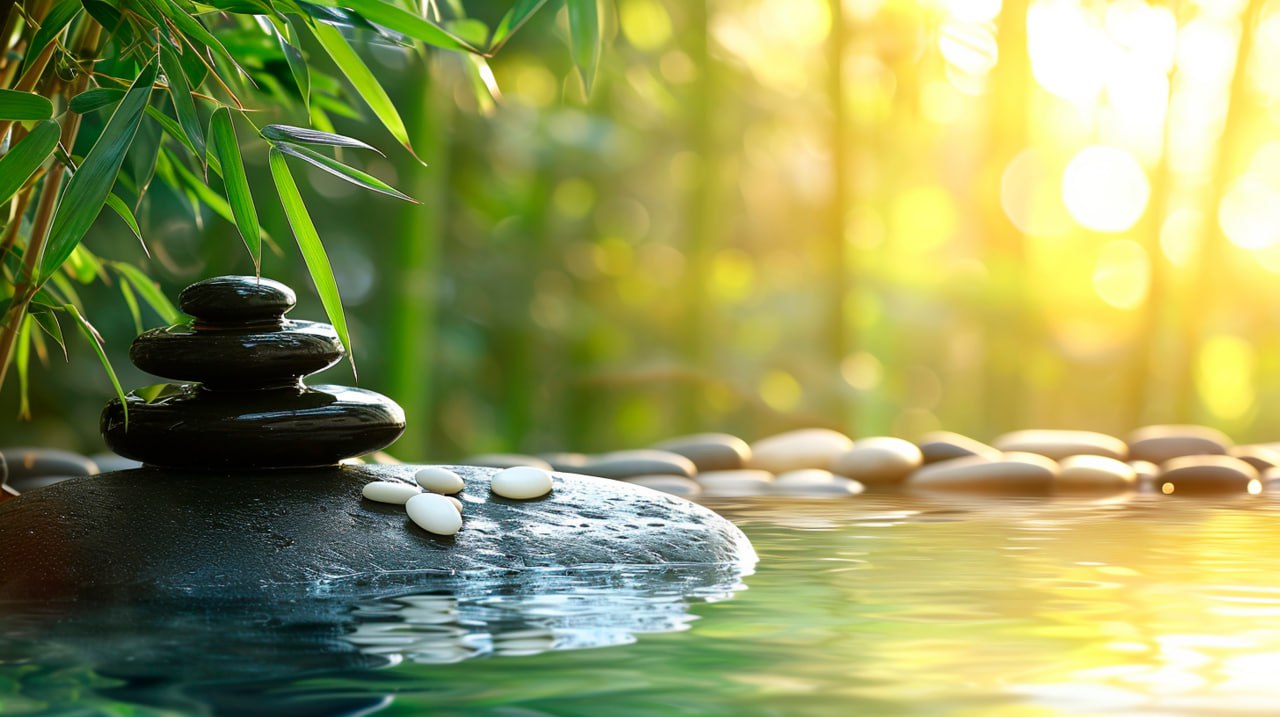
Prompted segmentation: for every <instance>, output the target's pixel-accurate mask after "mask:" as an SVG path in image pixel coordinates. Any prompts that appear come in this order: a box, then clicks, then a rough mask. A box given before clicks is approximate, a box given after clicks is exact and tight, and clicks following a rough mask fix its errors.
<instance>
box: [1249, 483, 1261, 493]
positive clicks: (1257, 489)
mask: <svg viewBox="0 0 1280 717" xmlns="http://www.w3.org/2000/svg"><path fill="white" fill-rule="evenodd" d="M1248 490H1249V495H1258V494H1259V493H1261V492H1262V481H1260V480H1251V481H1249V489H1248Z"/></svg>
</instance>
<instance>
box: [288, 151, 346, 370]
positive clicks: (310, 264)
mask: <svg viewBox="0 0 1280 717" xmlns="http://www.w3.org/2000/svg"><path fill="white" fill-rule="evenodd" d="M270 161H271V178H272V179H273V180H275V183H276V192H277V193H279V195H280V204H281V206H283V207H284V214H285V216H286V217H287V218H288V219H289V227H290V228H291V229H292V230H293V236H294V238H295V239H297V240H298V249H300V250H301V251H302V259H303V261H304V262H305V263H306V265H307V271H309V272H310V273H311V281H312V282H313V283H314V284H315V286H316V291H317V292H318V293H319V294H320V303H321V304H322V305H324V310H325V313H326V314H327V315H328V317H329V321H330V323H332V324H333V328H334V330H335V331H337V332H338V338H339V339H341V341H342V346H343V348H345V349H346V350H347V359H348V360H349V361H351V370H352V371H355V367H356V362H355V355H354V354H352V353H351V337H350V335H349V333H348V331H347V317H346V315H345V314H344V313H343V311H342V297H341V296H339V295H338V282H337V281H336V280H335V279H334V278H333V267H332V266H331V265H330V264H329V257H328V255H327V254H325V251H324V244H322V243H321V242H320V235H319V234H317V233H316V227H315V224H314V223H312V221H311V215H310V214H308V213H307V205H306V204H304V203H303V202H302V195H301V194H299V193H298V185H297V184H296V183H295V182H294V181H293V174H291V173H290V172H289V165H288V164H287V163H286V161H285V156H284V154H283V153H282V152H281V151H280V150H278V149H276V148H274V147H273V148H272V149H271V160H270Z"/></svg>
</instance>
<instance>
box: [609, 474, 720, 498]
mask: <svg viewBox="0 0 1280 717" xmlns="http://www.w3.org/2000/svg"><path fill="white" fill-rule="evenodd" d="M621 480H622V482H623V483H631V484H633V485H640V486H644V487H645V488H651V489H653V490H656V491H661V492H663V493H670V494H671V495H678V496H680V497H682V498H696V497H698V496H700V495H702V486H701V485H699V484H698V482H697V481H695V480H693V479H691V478H688V477H685V476H682V475H660V474H659V475H647V476H632V477H631V478H623V479H621Z"/></svg>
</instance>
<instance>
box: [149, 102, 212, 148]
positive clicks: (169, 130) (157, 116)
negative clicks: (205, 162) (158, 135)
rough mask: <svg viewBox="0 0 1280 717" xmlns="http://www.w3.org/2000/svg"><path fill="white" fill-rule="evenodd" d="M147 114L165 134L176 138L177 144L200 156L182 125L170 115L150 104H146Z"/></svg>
mask: <svg viewBox="0 0 1280 717" xmlns="http://www.w3.org/2000/svg"><path fill="white" fill-rule="evenodd" d="M147 116H148V117H150V118H151V119H153V120H155V121H156V124H158V125H160V128H161V129H163V130H164V133H165V134H167V135H169V136H170V137H173V138H174V139H176V140H178V144H181V145H182V146H183V147H186V148H187V150H188V151H190V152H191V153H192V154H194V155H196V156H197V157H199V156H200V152H197V151H196V146H195V145H194V144H191V140H190V139H188V138H187V133H186V132H183V131H182V127H180V126H179V125H178V123H177V122H175V121H173V118H172V117H170V116H169V115H166V114H165V113H163V112H161V111H160V110H158V109H156V108H155V107H152V106H151V105H147Z"/></svg>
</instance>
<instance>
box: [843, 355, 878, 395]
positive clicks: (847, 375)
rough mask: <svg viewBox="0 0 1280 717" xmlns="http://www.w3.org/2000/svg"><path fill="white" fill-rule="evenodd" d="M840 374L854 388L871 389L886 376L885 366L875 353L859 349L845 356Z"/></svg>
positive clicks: (860, 389)
mask: <svg viewBox="0 0 1280 717" xmlns="http://www.w3.org/2000/svg"><path fill="white" fill-rule="evenodd" d="M840 375H841V376H842V377H844V381H845V383H847V384H849V386H851V387H852V388H856V389H857V390H859V391H870V390H871V389H873V388H875V387H876V386H879V385H880V381H881V380H882V379H883V378H884V366H883V365H882V364H881V363H880V359H878V358H876V357H875V356H874V355H873V354H871V353H868V352H866V351H858V352H857V353H852V354H849V355H848V356H845V357H844V360H843V361H841V362H840Z"/></svg>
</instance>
